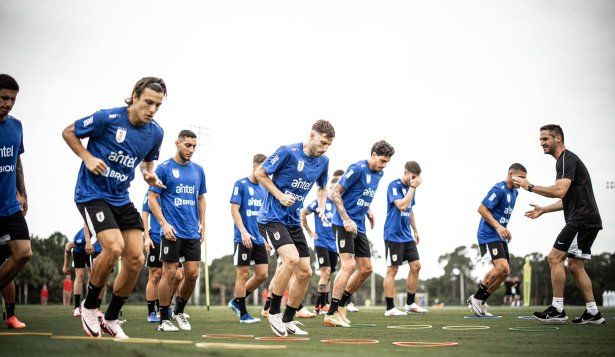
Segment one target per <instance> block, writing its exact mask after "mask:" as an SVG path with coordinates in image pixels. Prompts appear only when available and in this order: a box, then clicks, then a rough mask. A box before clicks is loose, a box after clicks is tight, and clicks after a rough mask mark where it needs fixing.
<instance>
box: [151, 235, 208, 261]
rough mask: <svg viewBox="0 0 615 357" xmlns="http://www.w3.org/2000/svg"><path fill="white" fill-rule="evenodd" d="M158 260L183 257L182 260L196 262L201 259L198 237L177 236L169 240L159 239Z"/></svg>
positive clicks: (173, 259)
mask: <svg viewBox="0 0 615 357" xmlns="http://www.w3.org/2000/svg"><path fill="white" fill-rule="evenodd" d="M160 250H161V251H160V260H161V261H163V262H174V263H177V262H179V261H180V259H179V258H182V257H183V258H184V259H183V260H182V261H186V262H198V261H201V240H200V239H185V238H177V240H176V241H174V242H173V241H170V240H168V239H166V238H162V239H161V240H160Z"/></svg>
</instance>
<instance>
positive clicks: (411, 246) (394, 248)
mask: <svg viewBox="0 0 615 357" xmlns="http://www.w3.org/2000/svg"><path fill="white" fill-rule="evenodd" d="M384 250H385V256H386V262H387V266H388V267H391V266H400V265H402V264H404V263H406V262H407V263H412V262H413V261H415V260H419V251H418V249H416V242H414V241H411V242H390V241H388V240H385V241H384Z"/></svg>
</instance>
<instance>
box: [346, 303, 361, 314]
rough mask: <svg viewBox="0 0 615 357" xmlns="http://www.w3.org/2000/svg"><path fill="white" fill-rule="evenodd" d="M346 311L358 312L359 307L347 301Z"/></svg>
mask: <svg viewBox="0 0 615 357" xmlns="http://www.w3.org/2000/svg"><path fill="white" fill-rule="evenodd" d="M346 311H348V312H359V308H358V307H356V306H355V305H354V304H353V303H349V304H348V305H346Z"/></svg>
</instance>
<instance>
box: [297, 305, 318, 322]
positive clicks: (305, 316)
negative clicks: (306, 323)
mask: <svg viewBox="0 0 615 357" xmlns="http://www.w3.org/2000/svg"><path fill="white" fill-rule="evenodd" d="M297 317H299V318H302V319H311V318H312V317H316V314H315V313H313V312H311V311H310V310H308V309H307V307H305V306H304V307H302V308H301V310H299V311H297Z"/></svg>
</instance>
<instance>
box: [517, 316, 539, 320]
mask: <svg viewBox="0 0 615 357" xmlns="http://www.w3.org/2000/svg"><path fill="white" fill-rule="evenodd" d="M517 318H518V319H521V320H536V318H534V316H519V317H517Z"/></svg>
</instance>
